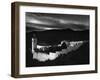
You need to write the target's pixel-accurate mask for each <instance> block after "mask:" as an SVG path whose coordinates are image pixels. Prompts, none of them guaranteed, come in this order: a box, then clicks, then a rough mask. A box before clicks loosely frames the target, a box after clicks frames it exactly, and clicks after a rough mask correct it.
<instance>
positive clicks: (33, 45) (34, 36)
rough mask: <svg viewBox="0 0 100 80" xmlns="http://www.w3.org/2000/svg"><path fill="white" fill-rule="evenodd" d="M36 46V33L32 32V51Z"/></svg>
mask: <svg viewBox="0 0 100 80" xmlns="http://www.w3.org/2000/svg"><path fill="white" fill-rule="evenodd" d="M35 48H37V38H36V35H35V34H33V37H32V52H35V51H34V49H35Z"/></svg>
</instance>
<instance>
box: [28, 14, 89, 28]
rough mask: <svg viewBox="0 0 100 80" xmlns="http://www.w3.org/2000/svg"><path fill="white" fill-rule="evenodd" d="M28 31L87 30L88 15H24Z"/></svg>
mask: <svg viewBox="0 0 100 80" xmlns="http://www.w3.org/2000/svg"><path fill="white" fill-rule="evenodd" d="M26 27H27V29H28V30H50V29H64V28H70V29H73V30H87V29H89V15H71V14H70V15H69V14H46V13H29V12H27V13H26Z"/></svg>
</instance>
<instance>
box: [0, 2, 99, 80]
mask: <svg viewBox="0 0 100 80" xmlns="http://www.w3.org/2000/svg"><path fill="white" fill-rule="evenodd" d="M13 1H27V2H28V1H30V2H39V3H55V4H74V5H88V6H98V7H99V9H100V6H99V5H100V0H1V2H0V64H1V65H0V80H17V79H15V78H12V77H11V76H10V74H11V73H10V68H11V60H10V59H11V2H13ZM99 14H100V11H99ZM98 18H99V20H98V22H99V21H100V15H98ZM99 26H100V23H99V25H98V28H99ZM98 32H99V34H100V31H99V29H98ZM98 41H100V37H99V39H98ZM98 44H100V42H99V43H98ZM99 47H100V45H99ZM98 49H99V48H98ZM98 53H100V50H99V52H98ZM98 58H99V60H98V64H99V65H98V67H100V54H98ZM18 80H100V69H99V73H97V74H80V75H64V76H53V77H39V78H26V79H25V78H22V79H18Z"/></svg>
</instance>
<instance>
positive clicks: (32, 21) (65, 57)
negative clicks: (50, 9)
mask: <svg viewBox="0 0 100 80" xmlns="http://www.w3.org/2000/svg"><path fill="white" fill-rule="evenodd" d="M25 17H26V18H25V19H26V67H35V66H60V65H81V64H89V27H90V25H89V24H90V17H89V15H76V14H75V15H73V14H50V13H31V12H26V13H25Z"/></svg>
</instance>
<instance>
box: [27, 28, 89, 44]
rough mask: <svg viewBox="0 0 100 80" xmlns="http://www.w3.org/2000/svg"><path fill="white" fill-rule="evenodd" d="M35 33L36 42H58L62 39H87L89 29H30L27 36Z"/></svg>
mask: <svg viewBox="0 0 100 80" xmlns="http://www.w3.org/2000/svg"><path fill="white" fill-rule="evenodd" d="M33 34H34V35H36V38H37V40H38V44H40V43H44V42H45V43H47V44H50V45H51V44H58V43H59V42H61V41H63V40H69V41H78V40H89V30H84V31H74V30H71V29H57V30H55V29H54V30H45V31H32V32H30V33H27V37H28V36H30V37H32V36H33Z"/></svg>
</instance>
